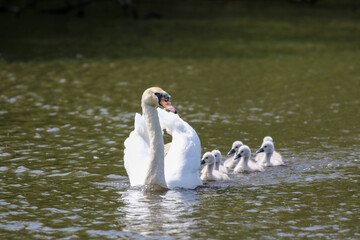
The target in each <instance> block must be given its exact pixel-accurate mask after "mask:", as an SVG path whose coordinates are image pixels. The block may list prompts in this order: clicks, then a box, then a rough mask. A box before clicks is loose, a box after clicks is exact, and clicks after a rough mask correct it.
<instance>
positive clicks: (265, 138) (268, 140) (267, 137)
mask: <svg viewBox="0 0 360 240" xmlns="http://www.w3.org/2000/svg"><path fill="white" fill-rule="evenodd" d="M263 142H272V143H274V141H273V139H272V137H270V136H266V137H264V139H263Z"/></svg>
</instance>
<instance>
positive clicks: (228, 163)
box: [224, 141, 244, 173]
mask: <svg viewBox="0 0 360 240" xmlns="http://www.w3.org/2000/svg"><path fill="white" fill-rule="evenodd" d="M242 145H244V144H243V143H242V142H241V141H235V142H233V144H232V146H231V149H230V151H229V152H228V154H227V155H231V154H234V155H233V156H231V157H229V158H228V159H226V160H225V162H224V166H225V168H226V170H227V172H228V173H230V172H232V171H233V170H234V168H235V167H236V165H237V164H238V163H239V160H240V159H234V157H235V155H236V153H237V151H238V150H239V148H240V147H241V146H242Z"/></svg>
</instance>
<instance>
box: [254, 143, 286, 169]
mask: <svg viewBox="0 0 360 240" xmlns="http://www.w3.org/2000/svg"><path fill="white" fill-rule="evenodd" d="M259 153H263V154H262V155H263V156H262V157H261V158H260V159H259V160H258V161H257V162H258V163H259V164H260V165H262V166H267V167H272V166H279V165H284V162H283V160H282V157H281V155H280V154H279V153H278V152H276V151H275V147H274V144H273V142H271V141H267V142H263V143H262V145H261V148H260V149H259V150H257V151H256V154H259Z"/></svg>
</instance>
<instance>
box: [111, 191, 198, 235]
mask: <svg viewBox="0 0 360 240" xmlns="http://www.w3.org/2000/svg"><path fill="white" fill-rule="evenodd" d="M198 199H199V196H198V195H197V192H196V191H191V190H169V191H167V192H164V193H163V194H159V193H150V192H143V191H140V190H134V189H129V190H127V191H126V192H124V193H122V197H121V199H120V200H121V201H122V202H124V206H122V207H119V208H118V210H119V212H122V213H123V214H124V216H123V218H122V219H119V223H120V221H121V225H122V226H123V231H125V232H128V233H130V234H131V235H133V236H136V235H137V236H139V235H140V236H154V237H155V236H161V238H162V239H164V237H165V238H166V237H167V238H171V236H177V237H181V236H183V237H185V236H187V235H188V228H189V227H190V226H191V225H192V222H193V220H194V219H193V214H192V213H193V212H194V211H197V209H198V205H199V200H198Z"/></svg>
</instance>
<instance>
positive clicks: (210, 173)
mask: <svg viewBox="0 0 360 240" xmlns="http://www.w3.org/2000/svg"><path fill="white" fill-rule="evenodd" d="M201 164H206V165H205V166H204V168H203V171H201V177H200V178H201V180H203V181H219V180H230V178H229V177H228V176H227V175H224V174H221V173H219V172H218V171H215V170H214V168H215V164H216V158H215V156H214V154H212V153H211V152H206V153H204V155H203V157H202V159H201Z"/></svg>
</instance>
